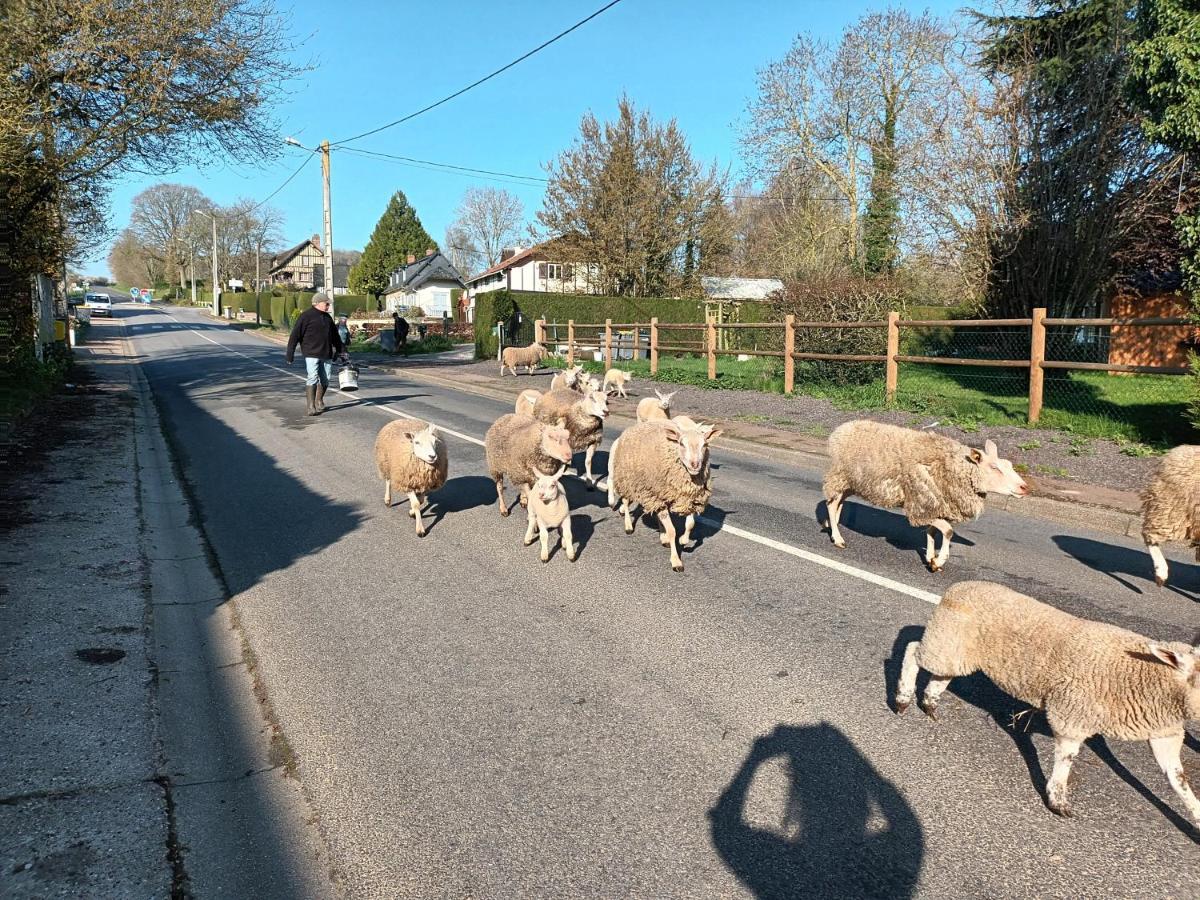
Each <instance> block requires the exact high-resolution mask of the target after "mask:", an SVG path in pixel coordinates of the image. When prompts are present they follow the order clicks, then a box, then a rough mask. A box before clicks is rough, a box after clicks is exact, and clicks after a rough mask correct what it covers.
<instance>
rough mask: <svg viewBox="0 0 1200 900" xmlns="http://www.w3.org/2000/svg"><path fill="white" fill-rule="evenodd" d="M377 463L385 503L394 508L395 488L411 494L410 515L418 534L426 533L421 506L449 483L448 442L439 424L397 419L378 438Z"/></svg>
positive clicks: (400, 491)
mask: <svg viewBox="0 0 1200 900" xmlns="http://www.w3.org/2000/svg"><path fill="white" fill-rule="evenodd" d="M375 465H376V466H377V467H378V469H379V477H380V478H382V479H383V484H384V487H383V505H384V506H386V507H389V508H390V507H391V505H392V491H393V490H395V491H397V492H398V493H400V494H407V495H408V503H409V508H408V514H409V516H410V517H412V518H413V519H415V520H416V523H417V537H423V536H424V535H425V525H424V523H423V522H422V520H421V509H422V507H423V506H424V505H425V497H426V495H428V494H430V493H432V492H433V491H436V490H437V489H438V488H440V487H441V486H442V485H444V484H445V483H446V472H447V469H448V463H447V457H446V444H445V442H444V441H443V440H442V439H441V436H440V435H439V434H438V431H437V427H436V426H434V425H427V424H425V423H424V422H422V421H420V420H419V419H396V420H394V421H392V422H388V423H387V424H386V425H384V426H383V428H381V429H380V430H379V436H378V437H376V438H375Z"/></svg>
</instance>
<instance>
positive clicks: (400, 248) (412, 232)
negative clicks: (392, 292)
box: [350, 191, 437, 297]
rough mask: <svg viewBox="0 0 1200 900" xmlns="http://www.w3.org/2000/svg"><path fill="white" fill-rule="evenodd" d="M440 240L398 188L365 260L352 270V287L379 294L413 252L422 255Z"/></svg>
mask: <svg viewBox="0 0 1200 900" xmlns="http://www.w3.org/2000/svg"><path fill="white" fill-rule="evenodd" d="M431 247H432V248H434V249H436V248H437V242H436V241H435V240H434V239H433V238H432V237H430V236H429V232H427V231H426V230H425V227H424V226H423V225H422V224H421V220H420V219H419V218H418V217H417V211H416V210H415V209H413V208H412V206H411V205H410V204H409V202H408V198H407V197H405V196H404V192H403V191H396V193H394V194H392V199H391V200H390V201H388V205H387V209H385V210H384V211H383V215H382V216H380V217H379V221H378V222H377V223H376V224H375V230H374V231H373V232H371V240H370V241H368V242H367V246H366V249H364V250H363V254H362V259H360V260H359V261H358V263H357V264H356V265H355V266H354V268H352V269H351V270H350V290H351V291H353V292H354V293H356V294H371V295H372V296H374V297H378V296H379V295H380V294H382V293H383V292H384V290H385V289H386V288H387V286H388V278H389V276H390V275H391V274H392V272H394V271H396V269H398V268H400V267H401V266H403V265H404V263H405V262H406V261H407V259H408V255H409V254H410V253H411V254H412V255H414V256H417V257H420V256H424V255H425V251H426V250H428V249H429V248H431Z"/></svg>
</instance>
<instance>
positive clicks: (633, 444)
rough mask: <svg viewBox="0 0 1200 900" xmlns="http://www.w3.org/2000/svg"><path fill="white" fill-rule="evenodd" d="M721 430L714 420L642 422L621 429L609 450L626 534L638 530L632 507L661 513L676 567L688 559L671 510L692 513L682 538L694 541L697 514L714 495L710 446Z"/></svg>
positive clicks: (611, 496) (611, 498)
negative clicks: (677, 538)
mask: <svg viewBox="0 0 1200 900" xmlns="http://www.w3.org/2000/svg"><path fill="white" fill-rule="evenodd" d="M720 433H721V431H720V429H714V428H713V427H712V426H711V425H693V426H692V427H681V426H680V425H679V424H678V423H676V422H673V421H670V420H667V421H662V422H642V423H639V424H637V425H633V426H631V427H630V428H627V429H626V430H625V431H624V432H622V433H621V436H620V437H618V438H617V440H616V441H615V442H613V446H612V450H611V451H610V453H609V467H608V502H609V505H610V506H612V507H613V508H615V507H616V505H617V498H618V497H619V498H620V499H621V511H622V513H623V514H624V516H625V533H626V534H633V515H632V507H633V506H635V505H640V506H641V507H642V510H643V512H646V513H649V514H650V515H657V516H658V521H659V523H660V524H661V525H662V528H663V533H662V536H661V538H660V540H661V542H662V544H663V546H669V547H670V548H671V568H672V569H673V570H674V571H676V572H682V571H683V560H681V559H680V558H679V548H678V547H677V546H676V544H675V524H674V522H673V521H672V519H671V513H676V514H678V515H682V516H686V517H687V524H686V526H685V530H684V534H683V540H682V543H684V544H686V543H688V542H690V541H691V536H692V535H691V531H692V526H693V524H694V523H695V517H696V516H697V515H699V514H700V513H701V512H703V511H704V507H706V506H707V505H708V500H709V498H710V497H711V496H712V476H711V474H710V473H709V469H708V445H709V442H710V441H712V439H713V438H715V437H717V436H718V435H719V434H720Z"/></svg>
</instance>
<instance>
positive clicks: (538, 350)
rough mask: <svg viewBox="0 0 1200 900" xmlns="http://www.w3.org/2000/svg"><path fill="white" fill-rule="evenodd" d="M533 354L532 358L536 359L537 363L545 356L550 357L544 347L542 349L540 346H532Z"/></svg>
mask: <svg viewBox="0 0 1200 900" xmlns="http://www.w3.org/2000/svg"><path fill="white" fill-rule="evenodd" d="M533 353H534V356H536V357H537V361H538V362H541V361H542V360H543V359H545V358H546V357H547V356H549V355H550V351H549V350H547V349H546V348H545V347H543V346H542V345H541V344H534V345H533Z"/></svg>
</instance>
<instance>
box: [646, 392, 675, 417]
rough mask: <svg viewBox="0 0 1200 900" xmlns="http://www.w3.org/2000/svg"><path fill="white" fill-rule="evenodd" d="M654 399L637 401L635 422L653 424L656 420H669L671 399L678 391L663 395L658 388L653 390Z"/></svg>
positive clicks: (648, 398)
mask: <svg viewBox="0 0 1200 900" xmlns="http://www.w3.org/2000/svg"><path fill="white" fill-rule="evenodd" d="M654 393H655V396H656V397H657V399H655V397H645V398H643V399H641V400H639V401H638V405H637V420H638V421H639V422H653V421H654V420H656V419H660V420H661V419H669V418H670V417H671V398H672V397H674V396H675V395H676V394H678V393H679V391H671V393H669V394H664V393H663V392H662V391H660V390H659V389H658V388H655V389H654Z"/></svg>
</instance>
